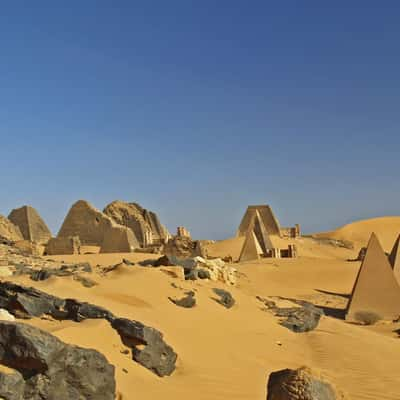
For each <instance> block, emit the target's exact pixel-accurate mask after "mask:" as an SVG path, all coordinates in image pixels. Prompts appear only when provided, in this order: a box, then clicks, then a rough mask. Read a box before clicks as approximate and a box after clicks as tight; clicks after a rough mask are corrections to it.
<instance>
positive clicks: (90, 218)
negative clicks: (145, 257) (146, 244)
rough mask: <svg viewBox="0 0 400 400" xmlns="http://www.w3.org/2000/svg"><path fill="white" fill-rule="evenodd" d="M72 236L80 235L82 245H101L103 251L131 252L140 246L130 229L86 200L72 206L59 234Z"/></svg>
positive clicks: (64, 236)
mask: <svg viewBox="0 0 400 400" xmlns="http://www.w3.org/2000/svg"><path fill="white" fill-rule="evenodd" d="M72 236H78V237H79V239H80V241H81V244H82V245H87V246H100V248H101V250H100V252H102V253H114V252H115V253H116V252H118V253H119V252H121V253H122V252H131V251H133V250H134V249H135V248H136V247H137V246H138V243H137V241H136V239H135V237H134V235H133V233H132V231H131V230H130V229H128V228H127V227H125V226H122V225H118V224H117V223H115V222H114V221H113V220H112V219H111V218H110V217H108V216H107V215H105V214H104V213H102V212H100V211H99V210H97V209H96V208H94V207H93V206H92V205H91V204H89V203H88V202H87V201H84V200H79V201H78V202H76V203H75V204H74V205H73V206H72V207H71V209H70V211H69V213H68V215H67V217H66V218H65V220H64V223H63V225H62V227H61V229H60V232H59V233H58V235H57V237H58V238H68V237H72Z"/></svg>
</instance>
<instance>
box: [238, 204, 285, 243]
mask: <svg viewBox="0 0 400 400" xmlns="http://www.w3.org/2000/svg"><path fill="white" fill-rule="evenodd" d="M256 212H258V213H259V216H260V219H261V220H262V222H263V224H264V226H265V229H266V231H267V232H268V233H269V234H270V235H278V236H280V235H281V230H280V225H279V222H278V220H277V218H276V217H275V215H274V212H273V211H272V209H271V207H270V206H268V205H257V206H248V207H247V210H246V212H245V214H244V216H243V218H242V221H241V222H240V225H239V229H238V232H237V236H245V235H246V234H247V231H248V230H249V226H250V225H251V222H252V219H253V217H254V214H255V213H256Z"/></svg>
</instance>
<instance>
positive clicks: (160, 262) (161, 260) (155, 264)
mask: <svg viewBox="0 0 400 400" xmlns="http://www.w3.org/2000/svg"><path fill="white" fill-rule="evenodd" d="M162 265H163V266H165V267H170V266H173V265H174V264H172V262H171V261H170V259H169V258H168V257H167V256H162V257H160V258H159V259H157V260H155V261H153V267H161V266H162Z"/></svg>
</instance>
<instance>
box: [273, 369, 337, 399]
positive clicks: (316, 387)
mask: <svg viewBox="0 0 400 400" xmlns="http://www.w3.org/2000/svg"><path fill="white" fill-rule="evenodd" d="M339 399H343V400H344V396H343V394H342V393H339V392H338V391H337V390H336V389H335V388H334V386H333V385H332V384H330V383H329V382H327V381H326V380H325V379H324V378H323V377H322V376H321V375H320V374H317V373H315V372H313V371H312V370H310V369H309V368H305V367H302V368H299V369H296V370H293V369H284V370H281V371H276V372H272V373H271V374H270V376H269V379H268V384H267V400H339Z"/></svg>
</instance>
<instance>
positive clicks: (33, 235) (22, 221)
mask: <svg viewBox="0 0 400 400" xmlns="http://www.w3.org/2000/svg"><path fill="white" fill-rule="evenodd" d="M8 219H9V220H10V221H11V222H12V223H13V224H14V225H16V226H18V228H19V229H20V231H21V233H22V236H23V237H24V239H25V240H30V241H31V242H37V243H47V242H48V241H49V240H50V239H51V232H50V230H49V228H48V227H47V225H46V224H45V222H44V221H43V219H42V218H41V217H40V215H39V213H38V212H37V211H36V210H35V209H34V208H33V207H30V206H23V207H21V208H16V209H15V210H12V211H11V213H10V215H9V216H8Z"/></svg>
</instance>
